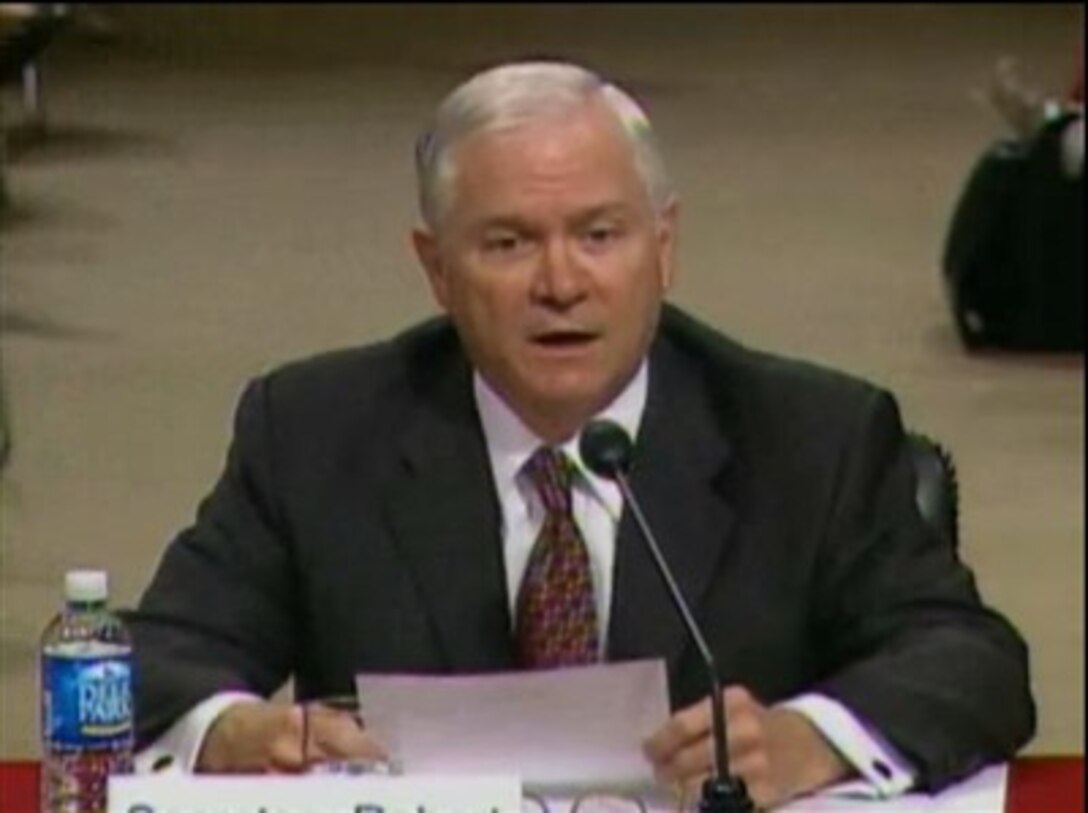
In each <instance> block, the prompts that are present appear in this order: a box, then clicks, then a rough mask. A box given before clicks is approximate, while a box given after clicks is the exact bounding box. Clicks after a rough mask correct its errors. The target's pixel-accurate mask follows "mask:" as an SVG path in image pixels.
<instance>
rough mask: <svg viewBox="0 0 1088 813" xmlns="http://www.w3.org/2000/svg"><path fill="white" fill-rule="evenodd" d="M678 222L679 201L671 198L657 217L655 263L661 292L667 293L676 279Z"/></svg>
mask: <svg viewBox="0 0 1088 813" xmlns="http://www.w3.org/2000/svg"><path fill="white" fill-rule="evenodd" d="M679 220H680V201H679V200H677V199H676V198H672V199H671V200H670V201H669V202H668V203H667V204H666V205H665V207H664V208H663V209H662V210H661V212H660V213H659V214H658V216H657V226H656V232H657V233H656V238H657V262H658V268H659V269H660V273H661V290H662V291H668V290H669V289H670V288H671V287H672V285H673V282H674V281H675V279H676V241H677V227H678V225H679Z"/></svg>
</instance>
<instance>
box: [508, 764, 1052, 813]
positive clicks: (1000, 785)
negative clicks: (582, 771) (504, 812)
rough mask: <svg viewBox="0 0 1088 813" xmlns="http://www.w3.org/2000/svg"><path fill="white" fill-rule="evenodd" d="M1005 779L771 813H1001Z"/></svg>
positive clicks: (825, 801)
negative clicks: (930, 792)
mask: <svg viewBox="0 0 1088 813" xmlns="http://www.w3.org/2000/svg"><path fill="white" fill-rule="evenodd" d="M1007 780H1008V766H1007V765H997V766H994V767H991V768H987V769H985V770H983V771H982V772H980V773H977V774H975V775H974V776H971V777H968V778H967V779H965V780H964V781H963V782H961V783H959V784H957V785H953V786H952V787H950V788H948V789H947V790H945V791H944V792H943V793H940V794H938V795H937V796H926V795H923V794H919V793H908V794H906V795H903V796H899V797H896V798H894V799H860V798H856V797H855V798H850V797H845V796H833V795H820V796H813V797H809V798H807V799H799V800H797V801H795V802H791V803H790V804H788V805H785V806H783V807H778V808H775V813H1004V810H1005V787H1006V782H1007ZM647 801H648V804H647V806H646V811H647V813H676V803H675V802H674V801H670V800H667V799H665V798H664V795H663V794H661V793H660V792H657V793H654V794H652V795H651V796H649V797H647ZM546 802H547V805H548V810H549V812H550V813H567V811H569V810H570V809H571V806H572V804H573V801H572V799H571V797H570V796H566V795H563V796H560V795H556V794H549V795H548V796H547V797H546ZM526 809H528V808H526ZM1037 813H1049V812H1048V811H1037ZM1055 813H1056V812H1055Z"/></svg>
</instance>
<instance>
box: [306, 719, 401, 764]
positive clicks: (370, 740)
mask: <svg viewBox="0 0 1088 813" xmlns="http://www.w3.org/2000/svg"><path fill="white" fill-rule="evenodd" d="M311 726H312V729H311V732H310V735H311V741H312V743H313V746H314V750H313V752H312V754H315V755H317V756H318V757H320V758H323V759H364V760H376V761H379V760H388V759H389V754H388V752H387V751H386V749H385V748H384V747H383V746H382V745H381V743H379V742H378V741H377V740H376V739H375V738H374V736H373V735H372V734H370V733H369V732H367V731H365V730H364V729H363V727H362V726H361V725H360V724H359V722H358V720H357V719H356V718H355V717H354V716H352V715H350V714H344V713H332V714H323V715H319V716H316V717H314V718H312V720H311Z"/></svg>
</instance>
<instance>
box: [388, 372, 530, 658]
mask: <svg viewBox="0 0 1088 813" xmlns="http://www.w3.org/2000/svg"><path fill="white" fill-rule="evenodd" d="M439 375H440V378H439V379H438V380H437V381H435V382H434V387H433V389H432V390H431V392H432V393H433V398H432V397H430V396H427V397H425V398H424V399H423V400H422V403H421V404H420V405H419V406H418V407H417V409H416V414H415V416H414V417H413V420H412V421H411V423H410V426H409V428H408V430H407V432H406V434H405V436H404V440H403V443H402V447H401V449H402V464H403V466H402V469H401V470H400V472H399V474H398V476H397V477H396V478H395V480H394V482H393V484H392V487H391V489H390V492H389V496H388V502H387V505H388V510H389V518H390V522H391V524H392V526H393V531H394V535H395V538H396V540H397V543H398V544H399V545H400V546H401V548H402V549H403V550H404V552H405V554H406V556H407V557H408V559H409V561H410V563H411V566H412V568H413V571H414V573H415V574H416V577H417V583H418V586H419V593H420V596H421V599H422V601H423V602H424V604H425V606H426V607H427V610H428V613H429V615H430V618H431V620H432V624H433V627H434V630H435V634H436V638H437V640H438V643H439V647H440V649H441V654H442V657H443V660H444V661H445V662H446V664H447V665H448V667H449V668H450V669H451V670H452V671H457V672H465V671H490V670H495V669H501V668H506V667H508V666H510V664H512V662H513V655H512V651H513V650H512V642H511V633H510V614H509V610H508V604H507V598H506V586H505V585H506V581H505V577H504V570H503V556H502V540H501V533H500V527H499V525H500V512H499V508H498V504H497V498H496V496H495V487H494V484H493V482H492V477H491V468H490V464H489V462H488V458H487V451H486V446H485V443H484V440H483V437H482V434H481V431H480V428H479V421H478V419H477V416H476V410H475V405H474V403H473V399H472V386H471V372H470V370H469V367H468V365H467V364H463V363H461V364H458V365H456V369H454V370H447V371H446V372H444V373H440V374H439ZM390 634H396V631H395V630H390Z"/></svg>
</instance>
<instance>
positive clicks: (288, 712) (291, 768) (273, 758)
mask: <svg viewBox="0 0 1088 813" xmlns="http://www.w3.org/2000/svg"><path fill="white" fill-rule="evenodd" d="M305 731H306V720H305V718H304V711H303V709H302V707H301V706H289V707H287V708H285V709H284V716H283V718H282V722H281V723H280V725H279V726H278V728H277V730H276V731H275V732H274V733H273V734H272V736H271V739H270V740H269V744H268V770H270V771H273V772H277V773H299V772H301V771H302V770H303V769H305V767H306V743H305V737H304V735H305Z"/></svg>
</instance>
